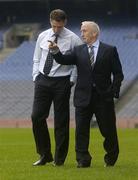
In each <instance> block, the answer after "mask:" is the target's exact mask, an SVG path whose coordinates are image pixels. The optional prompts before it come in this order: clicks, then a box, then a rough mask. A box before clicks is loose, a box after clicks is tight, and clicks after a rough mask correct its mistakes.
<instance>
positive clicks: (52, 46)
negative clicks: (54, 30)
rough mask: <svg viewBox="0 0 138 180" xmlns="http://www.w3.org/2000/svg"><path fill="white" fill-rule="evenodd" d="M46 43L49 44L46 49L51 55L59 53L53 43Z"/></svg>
mask: <svg viewBox="0 0 138 180" xmlns="http://www.w3.org/2000/svg"><path fill="white" fill-rule="evenodd" d="M48 42H50V43H49V46H48V48H49V49H50V51H51V52H52V53H53V54H56V53H57V52H58V51H59V47H58V46H57V44H56V43H55V42H53V41H50V40H48Z"/></svg>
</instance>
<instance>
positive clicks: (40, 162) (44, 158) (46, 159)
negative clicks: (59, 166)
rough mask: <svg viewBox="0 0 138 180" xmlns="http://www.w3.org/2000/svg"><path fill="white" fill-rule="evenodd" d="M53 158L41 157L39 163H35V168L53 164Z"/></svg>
mask: <svg viewBox="0 0 138 180" xmlns="http://www.w3.org/2000/svg"><path fill="white" fill-rule="evenodd" d="M52 161H53V158H52V157H51V158H47V157H46V155H43V156H41V157H40V159H39V160H38V161H36V162H35V163H33V166H43V165H45V164H46V163H47V162H48V163H49V162H52Z"/></svg>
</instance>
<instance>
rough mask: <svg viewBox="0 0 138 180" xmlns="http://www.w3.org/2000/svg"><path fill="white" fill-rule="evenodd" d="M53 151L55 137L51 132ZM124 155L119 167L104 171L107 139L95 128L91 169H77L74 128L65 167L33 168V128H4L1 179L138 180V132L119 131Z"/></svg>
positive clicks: (0, 138)
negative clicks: (104, 143)
mask: <svg viewBox="0 0 138 180" xmlns="http://www.w3.org/2000/svg"><path fill="white" fill-rule="evenodd" d="M50 134H51V140H52V152H53V153H54V146H55V145H54V134H53V129H50ZM118 137H119V145H120V154H119V158H118V161H117V163H116V165H115V166H114V167H112V168H104V167H103V166H104V161H103V156H104V153H105V152H104V149H103V144H102V142H103V138H102V137H101V134H100V133H99V130H98V129H96V128H95V129H91V138H90V146H89V150H90V152H91V155H92V156H93V161H92V166H91V167H90V168H80V169H78V168H77V167H76V165H77V164H76V160H75V150H74V149H75V142H74V129H70V146H69V152H68V156H67V159H66V162H65V165H64V166H61V167H54V166H52V164H50V163H49V164H46V165H45V166H41V167H33V166H32V163H33V162H34V161H36V160H37V159H38V158H39V156H38V155H37V154H36V151H35V145H34V139H33V135H32V130H31V129H29V128H28V129H22V128H21V129H20V128H17V129H0V180H138V129H119V130H118Z"/></svg>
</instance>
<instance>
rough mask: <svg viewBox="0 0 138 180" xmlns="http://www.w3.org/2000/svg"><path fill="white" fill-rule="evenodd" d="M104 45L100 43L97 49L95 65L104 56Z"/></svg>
mask: <svg viewBox="0 0 138 180" xmlns="http://www.w3.org/2000/svg"><path fill="white" fill-rule="evenodd" d="M104 49H105V48H104V44H103V43H102V42H100V44H99V48H98V52H97V57H96V62H95V65H96V64H97V63H98V61H99V60H100V59H101V57H102V56H103V54H104Z"/></svg>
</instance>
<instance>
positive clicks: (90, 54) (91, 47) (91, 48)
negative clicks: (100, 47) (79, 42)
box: [89, 46, 94, 66]
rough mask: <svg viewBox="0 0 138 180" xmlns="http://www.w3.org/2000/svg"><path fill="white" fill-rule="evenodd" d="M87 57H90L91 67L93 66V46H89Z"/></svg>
mask: <svg viewBox="0 0 138 180" xmlns="http://www.w3.org/2000/svg"><path fill="white" fill-rule="evenodd" d="M89 56H90V63H91V66H93V64H94V46H89Z"/></svg>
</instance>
